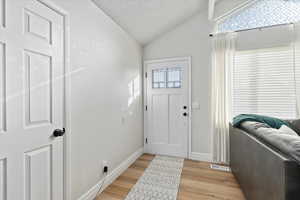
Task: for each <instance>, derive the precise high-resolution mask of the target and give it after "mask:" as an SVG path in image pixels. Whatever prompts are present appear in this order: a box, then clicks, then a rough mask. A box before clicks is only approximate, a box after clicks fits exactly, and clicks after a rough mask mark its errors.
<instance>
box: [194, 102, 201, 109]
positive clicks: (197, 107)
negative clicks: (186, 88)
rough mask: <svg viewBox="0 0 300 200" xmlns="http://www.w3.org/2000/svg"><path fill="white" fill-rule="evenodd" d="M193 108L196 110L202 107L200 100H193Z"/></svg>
mask: <svg viewBox="0 0 300 200" xmlns="http://www.w3.org/2000/svg"><path fill="white" fill-rule="evenodd" d="M192 109H194V110H198V109H200V104H199V102H197V101H195V102H193V103H192Z"/></svg>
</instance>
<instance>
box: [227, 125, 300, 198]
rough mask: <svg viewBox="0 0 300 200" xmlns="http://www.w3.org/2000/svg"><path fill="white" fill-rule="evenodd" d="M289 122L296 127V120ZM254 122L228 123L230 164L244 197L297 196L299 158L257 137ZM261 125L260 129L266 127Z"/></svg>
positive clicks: (299, 173)
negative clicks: (238, 125)
mask: <svg viewBox="0 0 300 200" xmlns="http://www.w3.org/2000/svg"><path fill="white" fill-rule="evenodd" d="M289 122H290V123H291V124H292V125H293V126H294V127H295V129H298V130H299V129H300V121H299V120H297V121H289ZM257 125H259V124H255V123H252V124H251V123H250V124H243V126H241V127H240V128H235V127H233V126H230V166H231V169H232V172H233V174H234V175H235V177H236V178H237V180H238V182H239V183H240V185H241V188H242V190H243V192H244V194H245V196H246V198H247V200H299V199H300V162H299V160H296V159H295V158H294V157H293V156H292V155H291V154H289V153H288V152H287V151H286V149H284V150H282V149H280V148H279V147H278V146H276V144H275V145H273V144H272V143H271V142H270V141H268V138H267V139H265V138H264V137H258V134H255V131H256V130H258V128H257V127H255V126H257ZM262 128H265V130H264V129H259V131H260V132H265V131H267V127H262ZM269 131H270V130H269ZM287 149H288V148H287ZM296 153H297V151H296ZM298 153H300V152H298Z"/></svg>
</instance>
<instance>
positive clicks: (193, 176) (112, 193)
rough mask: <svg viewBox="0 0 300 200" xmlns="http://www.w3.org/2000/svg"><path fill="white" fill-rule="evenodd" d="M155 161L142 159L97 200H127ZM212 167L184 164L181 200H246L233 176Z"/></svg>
mask: <svg viewBox="0 0 300 200" xmlns="http://www.w3.org/2000/svg"><path fill="white" fill-rule="evenodd" d="M153 158H154V156H153V155H149V154H144V155H143V156H141V157H140V158H139V159H138V160H137V161H136V162H135V163H134V164H132V165H131V166H130V168H128V169H127V170H126V171H125V172H124V173H123V174H122V175H121V176H120V177H119V178H118V179H117V180H116V181H115V182H113V183H112V184H111V185H110V186H109V187H107V188H106V189H105V190H104V191H103V192H102V194H101V195H100V196H99V197H98V198H97V200H123V199H125V197H126V196H127V194H128V192H129V191H130V189H131V188H132V187H133V186H134V185H135V183H136V182H137V180H138V179H139V177H140V176H141V175H142V174H143V172H144V171H145V169H146V168H147V167H148V165H149V163H150V162H151V160H152V159H153ZM209 165H210V164H209V163H205V162H196V161H191V160H185V161H184V167H183V171H182V176H181V183H180V188H179V194H178V200H198V199H200V200H245V197H244V195H243V193H242V191H241V189H240V187H239V185H238V183H237V182H236V180H235V178H234V176H233V175H232V174H231V173H227V172H221V171H215V170H212V169H210V168H209Z"/></svg>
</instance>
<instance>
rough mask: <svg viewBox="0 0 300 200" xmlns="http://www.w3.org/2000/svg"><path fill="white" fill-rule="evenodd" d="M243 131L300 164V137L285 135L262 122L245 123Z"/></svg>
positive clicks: (242, 127) (242, 125)
mask: <svg viewBox="0 0 300 200" xmlns="http://www.w3.org/2000/svg"><path fill="white" fill-rule="evenodd" d="M241 129H243V130H244V131H246V132H247V133H249V134H251V135H253V136H255V137H257V138H259V139H260V140H262V141H263V142H264V143H266V144H268V145H270V146H272V147H274V148H275V149H277V150H278V151H280V152H282V153H284V154H285V155H288V156H289V157H291V158H293V159H295V160H296V161H297V162H298V163H300V136H295V135H289V134H284V133H283V131H282V130H279V129H274V128H270V127H267V126H265V125H263V124H262V123H260V122H249V121H247V122H244V123H242V124H241Z"/></svg>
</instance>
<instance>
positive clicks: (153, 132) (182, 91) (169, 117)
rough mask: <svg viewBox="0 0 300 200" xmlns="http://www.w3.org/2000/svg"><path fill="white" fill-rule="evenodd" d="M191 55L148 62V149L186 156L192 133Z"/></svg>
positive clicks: (154, 152) (160, 152)
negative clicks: (190, 121)
mask: <svg viewBox="0 0 300 200" xmlns="http://www.w3.org/2000/svg"><path fill="white" fill-rule="evenodd" d="M189 65H190V63H189V59H180V58H179V59H172V60H161V61H149V62H146V69H147V111H146V112H147V117H146V119H147V124H146V127H147V143H146V151H148V152H149V153H152V154H162V155H170V156H178V157H184V158H186V157H187V156H188V135H189V110H190V103H189V102H190V101H189V87H190V84H189Z"/></svg>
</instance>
